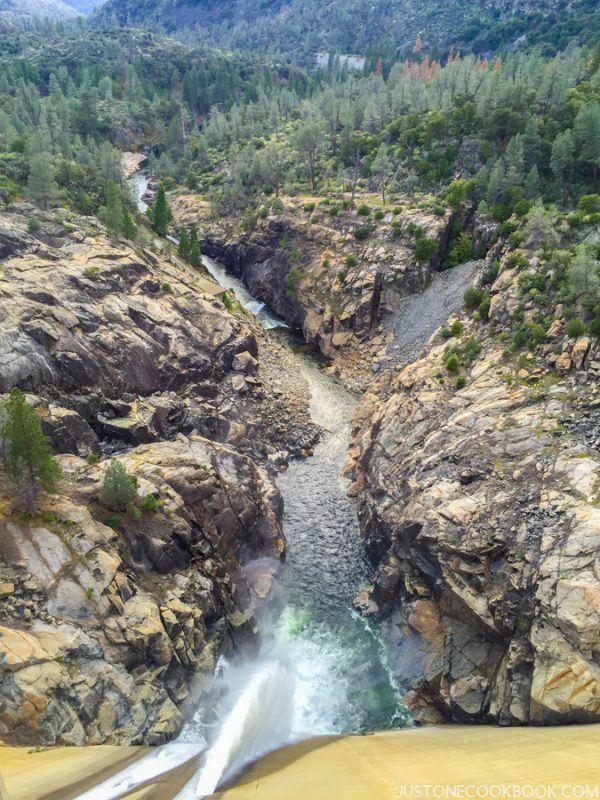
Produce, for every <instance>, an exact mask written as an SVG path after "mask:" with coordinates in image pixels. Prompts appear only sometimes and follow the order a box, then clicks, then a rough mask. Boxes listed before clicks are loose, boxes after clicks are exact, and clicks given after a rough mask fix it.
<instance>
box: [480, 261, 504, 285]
mask: <svg viewBox="0 0 600 800" xmlns="http://www.w3.org/2000/svg"><path fill="white" fill-rule="evenodd" d="M499 272H500V262H499V261H494V262H493V264H492V266H491V267H490V268H489V269H486V270H485V272H484V273H483V275H482V276H481V283H482V285H483V286H491V285H492V283H494V281H495V280H496V278H497V277H498V273H499Z"/></svg>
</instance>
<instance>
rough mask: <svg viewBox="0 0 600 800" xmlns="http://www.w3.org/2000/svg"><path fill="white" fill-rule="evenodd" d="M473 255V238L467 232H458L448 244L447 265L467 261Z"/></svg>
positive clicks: (452, 265)
mask: <svg viewBox="0 0 600 800" xmlns="http://www.w3.org/2000/svg"><path fill="white" fill-rule="evenodd" d="M472 255H473V240H472V239H471V237H470V236H469V234H468V233H465V232H464V231H463V233H461V234H459V235H458V236H457V237H456V239H455V240H454V241H453V242H452V244H451V245H450V249H449V251H448V266H450V267H456V266H457V265H458V264H463V263H464V262H465V261H468V260H469V259H470V258H471V256H472Z"/></svg>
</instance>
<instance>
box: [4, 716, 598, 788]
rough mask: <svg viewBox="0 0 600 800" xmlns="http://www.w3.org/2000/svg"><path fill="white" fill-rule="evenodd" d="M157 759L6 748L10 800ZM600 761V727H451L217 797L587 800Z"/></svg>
mask: <svg viewBox="0 0 600 800" xmlns="http://www.w3.org/2000/svg"><path fill="white" fill-rule="evenodd" d="M148 752H149V750H148V748H137V749H136V748H118V747H113V748H111V747H86V748H61V749H54V750H53V749H49V750H44V751H40V752H32V751H27V750H25V749H23V750H17V749H15V748H0V774H1V775H2V777H3V780H4V784H5V793H6V797H7V798H9V800H76V798H78V797H80V796H81V795H82V794H83V793H84V792H85V791H86V789H88V788H89V787H91V786H94V785H98V784H99V783H100V782H101V781H103V780H106V778H108V777H109V776H110V775H112V774H115V773H118V772H119V771H120V770H122V769H123V767H125V766H126V765H128V764H130V763H131V761H132V760H133V759H135V758H142V757H143V756H145V755H147V753H148ZM598 753H600V725H593V726H573V727H561V728H491V727H455V726H446V727H432V728H420V729H407V730H403V731H390V732H386V733H376V734H371V735H367V736H346V737H339V738H335V737H321V738H318V739H312V740H308V741H305V742H302V743H300V744H297V745H294V746H292V747H288V748H284V749H282V750H278V751H276V752H274V753H270V754H269V755H267V756H265V757H264V758H262V759H260V760H259V761H257V762H256V763H255V764H253V765H252V766H251V767H249V768H248V769H247V770H246V771H245V772H244V773H243V774H242V775H241V776H239V777H238V778H237V779H236V780H235V781H234V782H233V783H232V784H231V785H230V786H229V787H228V788H225V789H223V790H221V791H220V792H218V793H217V794H216V795H213V796H214V797H219V798H222V800H249V798H252V800H325V799H326V798H327V800H331V798H336V800H371V798H373V800H375V799H376V800H388V799H389V800H392V799H393V800H402V798H411V797H418V795H417V794H415V789H416V787H425V786H433V787H434V788H435V787H439V786H443V787H445V794H443V795H438V796H439V797H460V794H459V793H458V790H457V788H456V787H465V789H466V787H469V789H470V790H471V791H474V790H475V788H476V787H479V792H480V796H481V797H483V798H488V797H490V798H491V797H496V796H501V795H497V794H496V795H495V794H493V791H495V789H492V787H498V786H506V787H508V789H509V791H512V794H509V795H507V796H508V797H516V796H517V794H516V790H515V787H530V791H531V787H537V788H536V789H535V792H536V793H534V794H526V793H525V792H523V794H522V796H523V797H532V798H537V797H541V798H546V797H550V798H551V797H557V798H572V799H573V800H578V799H579V798H592V797H599V796H600V762H599V760H598ZM183 755H184V756H185V754H183ZM182 761H183V763H182V764H180V765H178V766H175V767H174V768H173V769H171V770H170V771H168V772H166V773H164V774H163V775H161V776H159V777H154V778H149V780H148V783H147V784H146V785H145V786H138V787H137V788H135V787H132V789H131V790H130V791H128V793H126V794H120V795H115V800H116V798H117V797H119V798H123V800H125V799H126V800H174V798H176V797H177V795H178V793H179V792H180V790H181V787H182V785H184V784H185V783H186V781H187V780H188V779H189V776H190V774H191V773H192V772H193V771H194V770H195V769H196V768H197V764H196V763H195V760H194V759H193V758H192V759H187V760H186V759H185V757H184V758H183V759H182ZM481 787H483V788H481ZM435 790H436V791H437V789H435ZM422 791H425V790H424V788H422ZM496 791H497V790H496ZM452 792H454V794H452ZM486 792H487V793H486ZM540 792H541V793H540ZM594 792H596V794H594ZM433 796H434V795H433V794H432V795H431V797H433ZM421 797H423V798H424V797H425V794H421ZM463 797H474V798H476V797H477V795H476V794H471V795H468V794H466V795H463Z"/></svg>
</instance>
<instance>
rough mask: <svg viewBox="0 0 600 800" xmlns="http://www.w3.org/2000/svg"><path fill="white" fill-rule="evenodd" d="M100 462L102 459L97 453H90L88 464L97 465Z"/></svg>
mask: <svg viewBox="0 0 600 800" xmlns="http://www.w3.org/2000/svg"><path fill="white" fill-rule="evenodd" d="M99 461H100V458H99V457H98V456H97V455H96V453H90V454H89V455H88V457H87V462H88V464H97V463H98V462H99Z"/></svg>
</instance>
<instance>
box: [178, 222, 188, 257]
mask: <svg viewBox="0 0 600 800" xmlns="http://www.w3.org/2000/svg"><path fill="white" fill-rule="evenodd" d="M177 254H178V255H179V257H180V258H183V259H184V260H185V261H187V260H188V259H189V257H190V237H189V236H188V232H187V230H186V229H185V228H182V229H181V232H180V234H179V244H178V246H177Z"/></svg>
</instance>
